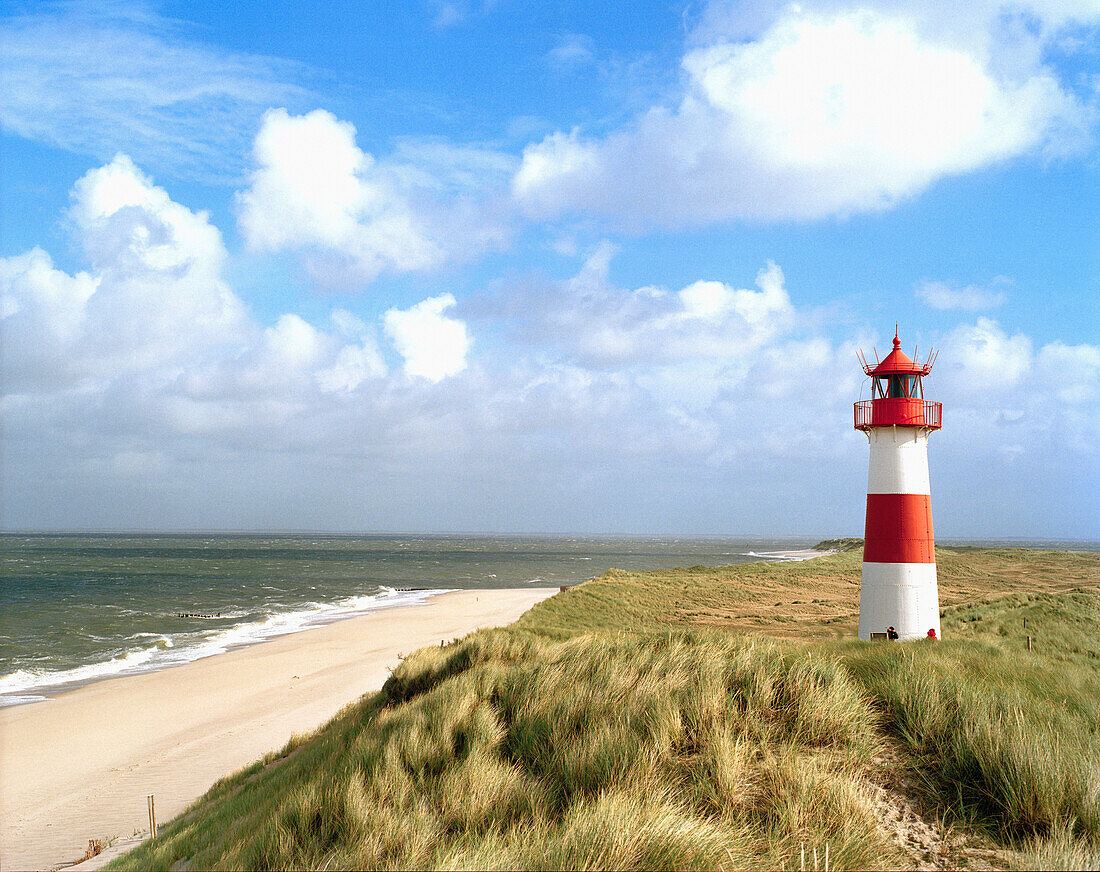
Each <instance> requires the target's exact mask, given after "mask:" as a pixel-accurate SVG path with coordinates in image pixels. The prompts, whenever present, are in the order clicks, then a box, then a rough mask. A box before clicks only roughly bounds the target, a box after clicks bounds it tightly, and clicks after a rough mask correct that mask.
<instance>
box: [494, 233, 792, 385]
mask: <svg viewBox="0 0 1100 872" xmlns="http://www.w3.org/2000/svg"><path fill="white" fill-rule="evenodd" d="M615 251H616V249H615V247H614V246H613V245H612V244H611V243H609V242H606V241H605V242H602V243H600V244H599V245H597V246H596V248H595V249H594V250H593V251H592V252H591V253H590V254H589V256H588V258H587V259H586V260H585V262H584V264H583V265H582V267H581V269H580V270H579V271H578V272H577V274H576V275H575V276H573V277H572V278H570V279H568V280H567V281H564V282H558V283H553V284H552V285H551V286H550V287H542V286H535V287H533V288H527V289H524V288H517V289H514V290H513V291H512V292H511V293H510V299H509V300H508V301H506V302H505V303H504V306H505V311H506V312H507V316H508V317H509V318H511V319H514V321H515V322H516V323H517V324H518V325H521V326H520V328H519V329H520V334H519V335H520V336H521V338H522V339H523V341H525V342H535V343H540V344H541V343H545V344H547V345H548V346H551V347H554V348H557V349H560V350H561V351H563V352H565V353H568V354H570V355H573V356H575V358H576V359H577V360H578V361H579V362H581V363H582V364H584V365H586V366H591V367H600V368H618V367H644V366H647V365H652V364H654V363H656V362H672V361H679V360H693V359H700V358H710V359H713V360H716V361H725V362H727V363H728V362H731V361H736V360H744V359H746V358H747V357H748V356H750V355H751V354H752V353H753V352H754V350H755V349H757V348H759V347H761V346H762V345H764V344H766V343H767V342H769V341H771V340H773V339H774V338H775V337H776V336H779V335H781V334H782V333H784V332H786V331H787V330H788V329H789V328H790V327H791V325H792V323H793V321H794V315H795V312H794V307H793V306H792V304H791V301H790V297H789V296H788V294H787V291H786V289H785V288H784V286H783V272H782V270H780V268H779V267H778V266H776V265H775V264H774V263H769V264H768V265H767V267H765V268H764V269H762V270H760V272H759V273H758V274H757V276H756V283H757V286H758V290H753V289H748V288H734V287H732V286H730V285H728V284H725V283H723V282H717V281H698V282H693V283H691V284H690V285H688V286H687V287H685V288H683V289H681V290H680V291H678V292H675V293H673V292H670V291H668V290H666V289H664V288H658V287H652V286H646V287H641V288H637V289H634V290H629V289H624V288H619V287H615V286H614V285H613V284H612V283H611V281H610V280H609V277H608V269H609V265H610V261H611V258H612V257H613V256H614V254H615Z"/></svg>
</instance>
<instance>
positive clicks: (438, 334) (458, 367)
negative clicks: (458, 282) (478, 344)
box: [383, 294, 473, 382]
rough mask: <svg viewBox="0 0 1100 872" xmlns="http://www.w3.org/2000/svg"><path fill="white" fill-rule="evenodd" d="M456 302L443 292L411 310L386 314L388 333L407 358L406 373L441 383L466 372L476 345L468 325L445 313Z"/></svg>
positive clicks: (392, 310) (400, 310) (394, 310)
mask: <svg viewBox="0 0 1100 872" xmlns="http://www.w3.org/2000/svg"><path fill="white" fill-rule="evenodd" d="M454 305H455V298H454V297H453V296H452V295H451V294H440V295H439V296H438V297H430V298H428V299H427V300H424V301H423V302H420V303H417V304H416V305H415V306H413V307H412V308H410V309H390V310H389V311H387V312H386V314H385V315H384V316H383V322H384V324H385V331H386V335H387V336H389V337H390V339H392V340H393V344H394V347H395V348H396V349H397V351H398V353H399V354H400V355H401V356H402V357H403V358H405V372H407V373H408V374H409V375H412V376H419V377H421V378H426V379H428V381H432V382H438V381H442V380H443V379H445V378H447V376H451V375H455V374H457V373H460V372H462V370H464V369H465V368H466V355H467V354H469V352H470V346H471V345H472V344H473V342H472V340H471V339H470V334H469V332H468V331H467V330H466V325H465V323H463V322H462V321H459V320H458V319H456V318H448V317H446V316H445V315H444V314H443V313H444V312H446V311H447V310H448V309H450V308H451V307H452V306H454Z"/></svg>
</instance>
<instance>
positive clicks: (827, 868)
mask: <svg viewBox="0 0 1100 872" xmlns="http://www.w3.org/2000/svg"><path fill="white" fill-rule="evenodd" d="M825 872H829V843H828V842H826V843H825Z"/></svg>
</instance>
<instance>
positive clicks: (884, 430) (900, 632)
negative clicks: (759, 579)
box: [855, 331, 940, 639]
mask: <svg viewBox="0 0 1100 872" xmlns="http://www.w3.org/2000/svg"><path fill="white" fill-rule="evenodd" d="M914 357H916V352H914ZM860 363H861V364H862V365H863V369H864V372H866V373H867V375H869V376H870V377H871V399H870V400H861V401H860V402H857V403H856V404H855V428H856V429H857V430H862V431H863V432H864V433H865V434H866V436H867V440H868V442H869V443H870V446H871V460H870V470H869V473H868V477H867V522H866V527H865V532H864V541H863V577H862V580H861V582H860V590H859V638H861V639H870V638H872V634H875V637H876V638H891V637H894V636H893V634H892V633H890V630H893V631H894V633H896V634H897V635H896V638H900V639H913V638H924V637H926V636H929V635H932V633H933V631H934V635H935V637H936V638H939V636H940V605H939V592H938V590H937V586H936V551H935V542H934V540H933V535H932V498H931V489H930V487H929V480H928V434H929V433H931V432H932V431H933V430H938V429H940V404H939V403H935V402H929V401H928V400H926V399H924V385H923V383H922V379H923V378H924V376H926V375H928V373H929V372H931V370H932V365H933V364H934V363H935V355H934V354H930V355H929V356H928V358H927V359H926V360H925V362H924V363H923V364H922V363H918V362H917V361H916V360H913V359H910V358H909V357H908V356H907V355H906V354H905V352H903V351H902V350H901V340H900V339H899V338H898V336H897V331H895V332H894V348H893V350H892V351H891V352H890V353H889V354H887V355H886V357H885V358H884V359H883V360H882V361H881V362H878V363H876V364H875V365H874V366H871V365H869V364H868V363H867V360H866V358H863V357H861V358H860ZM880 634H882V635H881V636H880Z"/></svg>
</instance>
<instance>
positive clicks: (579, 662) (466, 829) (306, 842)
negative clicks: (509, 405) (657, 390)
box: [113, 551, 1100, 869]
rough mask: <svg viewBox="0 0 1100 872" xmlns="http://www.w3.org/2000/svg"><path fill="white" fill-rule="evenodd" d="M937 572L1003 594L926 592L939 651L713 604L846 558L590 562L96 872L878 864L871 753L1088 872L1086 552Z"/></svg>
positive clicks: (1020, 842)
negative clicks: (769, 624)
mask: <svg viewBox="0 0 1100 872" xmlns="http://www.w3.org/2000/svg"><path fill="white" fill-rule="evenodd" d="M1025 554H1026V552H1025ZM946 562H947V563H949V564H951V565H950V566H949V569H948V572H949V573H951V572H953V573H955V577H959V578H962V579H964V580H963V581H960V582H957V583H958V584H967V585H970V586H971V587H973V588H977V589H984V588H988V589H990V590H995V589H996V588H997V586H998V584H1000V586H1001V591H1000V592H1001V594H1002V596H1001V597H1000V598H993V597H991V596H984V597H976V598H975V600H976V601H975V602H974V603H972V604H965V603H960V604H958V605H956V606H951V607H949V608H948V609H946V610H945V611H946V614H945V616H944V622H943V623H944V631H945V636H947V638H948V641H947V642H944V643H940V644H932V643H914V644H905V645H887V644H882V645H867V644H862V643H858V642H854V641H850V640H846V639H843V638H841V639H839V640H834V641H827V640H822V641H817V642H807V641H791V640H784V639H774V638H767V637H765V636H762V635H758V634H746V633H744V632H741V631H739V630H738V631H736V632H731V631H730V630H729V629H728V628H722V627H721V625H720V623H719V622H716V621H715V620H714V616H715V615H716V614H717V613H718V612H719V611H720V607H722V608H727V609H728V608H729V602H730V601H734V602H741V603H742V606H741V607H740V609H741V611H740V612H739V613H738V615H735V616H734V618H733V619H732V620H731V624H733V625H736V624H737V622H738V621H739V620H741V619H743V618H744V616H745V615H746V614H750V615H751V614H753V613H754V610H760V609H761V603H763V602H768V604H769V607H771V606H770V603H773V602H775V599H776V597H777V596H778V594H777V593H776V591H782V590H785V591H786V594H787V595H788V597H790V596H792V595H793V598H795V599H802V598H803V597H805V598H806V601H807V602H808V601H809V600H810V599H825V597H824V596H819V597H816V598H815V597H812V596H810V595H809V594H803V593H801V591H803V590H807V589H810V590H811V592H813V590H812V589H813V587H814V582H815V581H817V582H818V585H817V592H819V593H820V592H822V591H823V590H824V589H825V588H826V587H827V586H828V584H830V583H832V584H834V585H836V586H842V585H847V584H848V583H849V577H850V575H851V573H852V571H853V565H854V567H855V572H856V573H858V561H855V562H854V564H853V559H852V557H851V556H850V555H844V554H841V555H837V556H836V557H833V558H826V559H823V560H820V561H812V562H811V563H812V564H817V565H816V566H813V565H811V564H803V565H801V566H800V567H798V566H796V567H790V566H787V567H764V566H760V565H757V566H750V567H748V568H744V567H730V568H726V569H725V570H703V569H701V568H695V569H692V570H679V571H671V572H669V571H665V572H661V573H609V574H608V575H606V576H603V577H601V578H600V579H596V580H594V581H593V582H590V583H588V584H586V585H583V586H581V587H580V588H578V589H575V590H572V591H570V592H569V593H567V594H565V595H561V596H558V597H554V598H553V599H551V600H549V601H546V602H545V603H543V604H541V605H540V606H538V607H536V608H535V609H532V610H531V611H530V612H529V613H528V614H527V615H526V616H525V617H524V618H523V619H522V620H521V621H519V622H517V624H516V625H513V626H512V627H510V628H505V629H500V630H490V631H483V632H479V633H474V634H471V635H470V636H468V637H467V638H465V639H463V640H461V641H459V642H456V643H454V644H452V645H450V646H447V647H445V648H425V649H422V650H420V651H417V652H415V653H413V654H412V655H410V656H409V657H407V658H406V659H405V660H404V661H403V662H402V663H401V664H400V665H399V666H398V668H397V669H395V671H394V672H393V674H392V676H391V677H390V679H389V681H387V683H386V685H385V687H384V688H383V690H382V691H381V692H380V693H377V694H371V695H368V696H366V697H364V698H363V699H361V700H359V701H358V702H356V703H353V704H352V705H349V706H348V707H347V708H345V709H344V711H343V712H341V713H340V714H339V715H338V716H337V717H336V718H334V719H333V720H332V721H331V722H330V723H328V724H327V725H325V726H324V727H322V728H321V729H319V730H318V731H317V732H316V733H314V734H313V735H311V736H297V737H295V738H294V739H293V740H292V742H291V743H289V744H288V745H287V747H286V748H284V749H283V750H282V751H281V752H278V753H274V754H270V755H268V756H267V757H266V758H264V759H263V760H261V761H258V762H257V763H256V764H254V765H253V766H251V767H249V768H247V769H245V770H242V771H241V772H238V773H236V774H234V775H233V776H230V777H228V778H226V779H223V780H222V781H221V782H219V783H218V784H217V785H215V786H214V787H213V788H212V789H211V791H210V792H209V793H208V794H207V795H206V796H205V797H203V798H201V799H200V800H198V801H197V802H196V803H195V804H193V805H192V807H191V808H190V809H188V810H187V811H186V812H184V813H183V814H182V815H180V816H179V817H178V818H176V819H175V820H174V821H172V822H170V823H169V824H168V825H166V826H164V827H162V828H161V835H160V836H159V837H158V838H157V839H156V840H154V841H153V842H150V843H146V844H143V845H142V846H140V847H139V848H137V849H135V850H134V851H132V852H130V853H129V854H127V855H125V856H124V857H122V858H120V859H119V860H117V861H116V862H115V864H113V868H136V869H167V868H170V867H173V866H176V867H179V866H181V865H185V866H187V867H189V868H212V869H213V868H226V869H302V868H318V869H342V868H413V869H416V868H425V869H427V868H432V869H474V868H476V869H481V868H485V869H505V868H531V869H650V868H659V869H670V868H676V869H681V868H682V869H747V868H798V865H799V851H800V848H801V846H806V848H807V851H808V852H809V851H811V850H812V848H813V847H815V846H816V847H817V848H818V849H819V851H821V850H823V848H824V846H825V845H826V844H828V845H829V847H830V866H831V868H833V869H852V868H897V867H900V866H904V865H906V864H908V863H910V862H911V861H910V858H909V857H907V856H906V855H905V854H904V853H903V852H902V851H901V849H900V848H899V846H898V845H897V844H896V843H895V840H894V838H893V837H892V834H891V833H890V831H889V829H888V828H887V827H885V826H884V825H883V820H882V810H881V808H878V807H876V798H875V791H874V788H873V782H874V779H875V766H876V763H875V761H876V760H879V759H881V752H882V749H883V747H884V744H885V743H889V744H890V746H891V747H893V748H898V749H901V752H902V753H903V754H904V755H905V765H906V766H908V767H909V769H910V770H911V771H912V772H913V773H915V774H916V775H917V776H918V778H919V780H920V782H921V784H922V785H923V788H922V790H923V799H924V801H925V802H926V803H927V804H929V805H930V806H931V807H933V808H934V809H936V810H937V811H936V814H938V815H939V816H941V817H943V818H945V819H946V820H947V821H948V822H949V823H951V824H952V825H953V826H955V827H956V828H957V829H961V830H966V831H971V830H973V831H975V832H977V833H980V834H982V836H983V838H986V839H992V840H994V841H995V842H996V843H998V844H999V845H1000V846H1001V847H1002V849H1003V852H1002V854H1001V855H1000V856H1002V857H1004V858H1006V861H1007V862H1012V863H1015V864H1016V865H1019V866H1021V867H1037V866H1045V867H1055V868H1092V867H1094V866H1095V860H1096V857H1097V854H1098V851H1100V796H1098V789H1100V788H1098V785H1100V740H1098V736H1100V638H1097V630H1096V626H1097V622H1096V617H1097V602H1098V600H1097V595H1096V580H1097V577H1098V576H1100V558H1097V557H1089V556H1086V557H1085V558H1081V557H1080V555H1077V556H1070V557H1067V558H1066V561H1065V566H1062V567H1061V569H1062V570H1063V573H1062V576H1060V577H1059V578H1053V577H1050V573H1052V572H1053V571H1056V570H1058V569H1059V564H1058V557H1057V556H1056V555H1053V553H1052V552H1043V553H1041V555H1040V557H1039V558H1038V559H1037V562H1036V565H1037V566H1040V567H1041V572H1043V573H1048V575H1044V576H1043V577H1042V578H1039V579H1038V580H1037V581H1036V584H1035V585H1034V586H1033V588H1032V590H1031V591H1029V590H1028V589H1027V588H1023V587H1020V586H1019V585H1017V587H1016V591H1015V592H1013V593H1011V594H1010V595H1009V596H1004V594H1005V593H1006V592H1007V591H1006V590H1004V585H1005V578H1006V576H1007V577H1012V578H1018V577H1020V575H1021V574H1022V573H1023V570H1022V569H1021V566H1022V565H1024V564H1022V563H1021V561H1020V560H1019V559H1018V558H1017V556H1016V555H1012V554H1010V555H1007V556H1006V555H1005V554H1004V553H1003V552H1000V551H998V552H958V553H950V555H949V559H948V561H946ZM983 566H984V567H985V571H987V572H989V571H994V572H998V573H1003V574H1002V575H1000V577H999V579H994V580H989V579H987V578H986V577H985V576H983V575H982V571H983V570H982V567H983ZM991 567H992V569H991ZM1005 567H1008V570H1005ZM754 572H755V573H756V574H755V575H754ZM1065 576H1070V577H1071V578H1072V581H1073V583H1074V584H1076V586H1077V589H1076V590H1070V591H1069V592H1061V591H1062V590H1063V589H1064V587H1065V585H1066V584H1067V582H1066V580H1065ZM677 579H679V581H680V582H681V583H680V585H679V587H677V586H676V581H677ZM830 579H831V580H832V581H831V582H830V581H829V580H830ZM857 581H858V575H857ZM647 582H649V584H647ZM952 583H955V582H951V581H950V580H949V581H948V585H950V584H952ZM1060 585H1061V586H1062V587H1060ZM590 586H591V590H587V589H588V588H589V587H590ZM792 592H793V594H792ZM655 599H656V600H658V601H663V607H662V608H660V609H657V608H656V604H655V602H654V600H655ZM983 599H984V601H982V600H983ZM723 602H724V603H726V605H725V606H722V603H723ZM701 614H705V615H706V619H705V620H699V616H700V615H701ZM1024 617H1028V626H1029V628H1031V629H1032V631H1033V635H1034V636H1035V638H1036V639H1037V640H1041V641H1040V644H1037V645H1036V646H1035V649H1034V650H1033V651H1031V652H1028V651H1027V650H1026V647H1023V646H1022V644H1021V634H1020V632H1018V629H1019V628H1020V627H1022V620H1023V618H1024ZM627 628H630V629H629V630H628V629H627ZM808 635H812V634H808Z"/></svg>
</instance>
